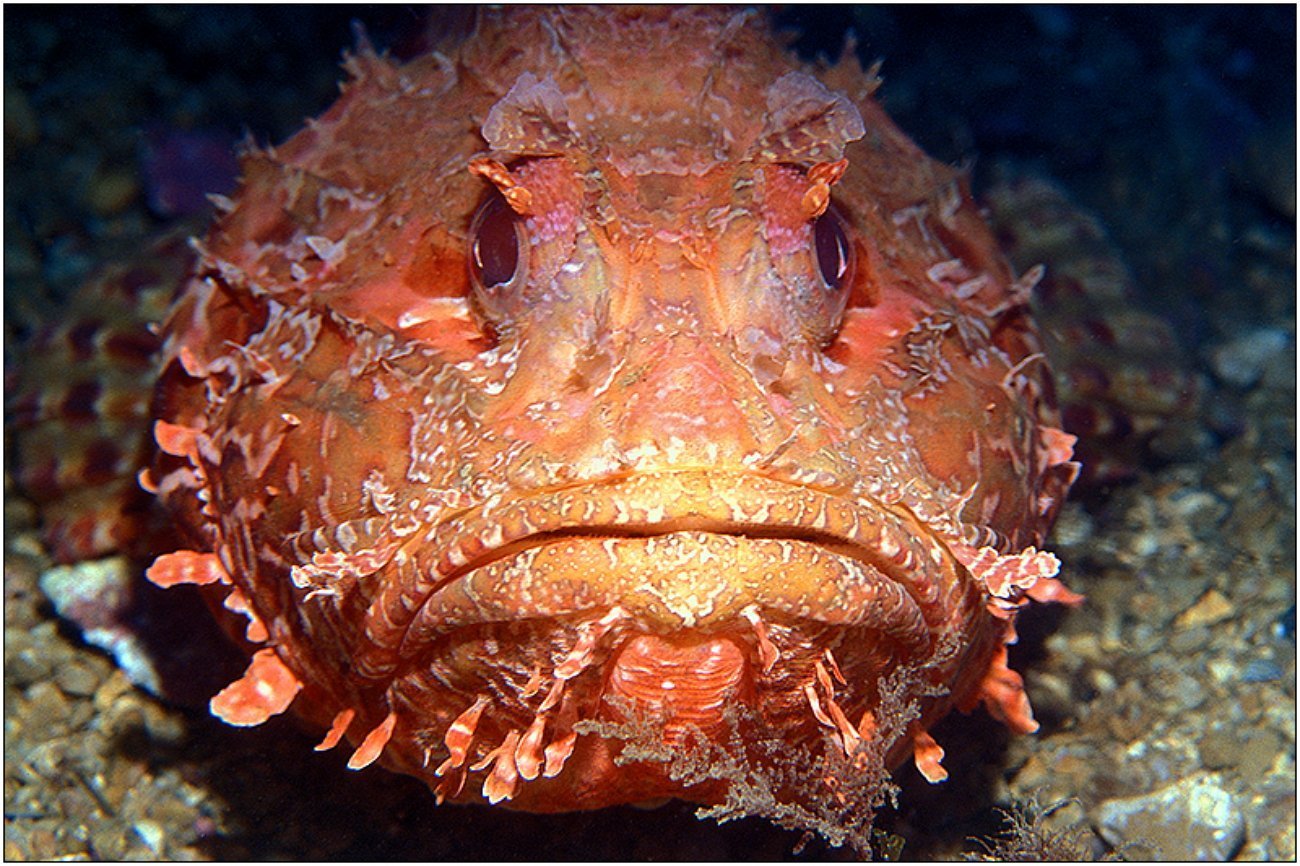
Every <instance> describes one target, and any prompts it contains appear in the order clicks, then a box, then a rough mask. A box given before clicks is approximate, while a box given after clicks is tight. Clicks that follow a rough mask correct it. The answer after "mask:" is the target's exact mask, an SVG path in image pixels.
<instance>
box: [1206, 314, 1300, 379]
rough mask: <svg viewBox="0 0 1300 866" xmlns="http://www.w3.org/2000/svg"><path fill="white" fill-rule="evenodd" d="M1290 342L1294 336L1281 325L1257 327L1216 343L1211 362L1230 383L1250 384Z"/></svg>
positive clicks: (1219, 374) (1216, 372) (1215, 370)
mask: <svg viewBox="0 0 1300 866" xmlns="http://www.w3.org/2000/svg"><path fill="white" fill-rule="evenodd" d="M1290 344H1291V338H1290V336H1289V335H1288V334H1287V332H1286V331H1284V330H1282V329H1281V328H1256V329H1255V330H1253V331H1249V332H1247V333H1245V334H1243V335H1241V336H1240V337H1237V338H1236V339H1234V340H1231V341H1229V342H1227V343H1221V344H1220V345H1218V346H1217V347H1215V349H1214V350H1213V352H1211V354H1210V366H1211V367H1213V368H1214V372H1215V375H1217V376H1218V377H1219V378H1220V379H1221V380H1222V381H1224V382H1226V383H1227V384H1229V385H1235V386H1236V387H1238V388H1249V387H1250V386H1251V385H1253V384H1255V382H1257V381H1259V377H1260V376H1261V375H1263V373H1264V369H1265V368H1266V367H1268V366H1270V365H1271V364H1273V363H1274V362H1275V361H1276V360H1278V359H1279V357H1280V355H1281V353H1283V352H1285V351H1286V350H1287V348H1288V346H1289V345H1290ZM1292 366H1294V362H1293V363H1292Z"/></svg>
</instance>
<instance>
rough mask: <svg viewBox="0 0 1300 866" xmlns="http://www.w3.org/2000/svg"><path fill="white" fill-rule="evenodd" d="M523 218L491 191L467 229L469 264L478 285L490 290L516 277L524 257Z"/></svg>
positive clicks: (502, 285)
mask: <svg viewBox="0 0 1300 866" xmlns="http://www.w3.org/2000/svg"><path fill="white" fill-rule="evenodd" d="M525 244H526V237H525V234H524V227H523V222H522V220H521V219H520V217H519V216H518V215H517V214H516V213H515V212H514V211H513V210H511V209H510V205H508V204H506V200H505V199H504V198H503V197H502V196H501V195H499V194H497V193H493V194H492V195H491V196H490V197H489V198H488V199H487V200H486V201H484V202H483V204H481V205H479V209H478V213H476V214H475V215H474V221H473V222H472V223H471V224H470V229H469V268H470V273H471V274H472V275H473V277H474V283H475V285H477V286H478V287H479V288H480V289H483V290H488V291H493V292H495V291H496V290H498V289H500V288H503V287H508V286H510V285H512V284H514V283H515V282H517V281H518V280H519V278H520V277H521V275H522V273H523V271H524V268H523V263H524V261H525V257H526V251H527V247H526V245H525Z"/></svg>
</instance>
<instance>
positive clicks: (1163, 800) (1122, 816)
mask: <svg viewBox="0 0 1300 866" xmlns="http://www.w3.org/2000/svg"><path fill="white" fill-rule="evenodd" d="M1097 815H1098V822H1099V827H1098V830H1099V831H1100V832H1101V835H1102V837H1103V838H1104V839H1105V840H1106V841H1107V842H1109V843H1110V844H1111V845H1113V846H1116V847H1118V846H1125V851H1124V856H1125V857H1126V858H1127V859H1139V860H1143V859H1159V860H1202V861H1203V860H1212V861H1225V860H1230V859H1231V858H1232V856H1233V855H1234V854H1236V853H1237V851H1238V850H1239V849H1240V848H1241V846H1242V844H1243V843H1244V842H1245V839H1246V822H1245V820H1244V819H1243V818H1242V816H1241V812H1240V810H1239V808H1238V805H1237V803H1236V801H1235V800H1234V799H1233V797H1232V795H1231V794H1229V793H1228V792H1227V791H1226V790H1224V788H1223V787H1222V783H1221V780H1220V778H1219V777H1218V776H1217V775H1213V774H1210V775H1204V776H1195V777H1191V778H1188V779H1183V780H1181V781H1178V782H1175V783H1174V784H1172V785H1167V786H1166V787H1164V788H1161V789H1159V790H1157V791H1153V792H1151V793H1150V794H1143V795H1141V796H1137V797H1124V798H1119V799H1112V800H1107V801H1105V802H1104V803H1102V804H1101V805H1100V807H1099V808H1098V811H1097Z"/></svg>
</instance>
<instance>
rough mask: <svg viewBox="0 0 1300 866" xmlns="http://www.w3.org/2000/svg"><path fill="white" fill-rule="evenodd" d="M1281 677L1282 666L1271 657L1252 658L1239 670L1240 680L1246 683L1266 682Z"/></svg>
mask: <svg viewBox="0 0 1300 866" xmlns="http://www.w3.org/2000/svg"><path fill="white" fill-rule="evenodd" d="M1280 679H1282V668H1280V667H1279V666H1278V664H1277V662H1275V661H1272V660H1271V659H1254V660H1252V661H1250V662H1248V663H1247V664H1246V668H1245V670H1243V671H1242V672H1241V680H1242V682H1246V683H1267V682H1272V681H1273V680H1280Z"/></svg>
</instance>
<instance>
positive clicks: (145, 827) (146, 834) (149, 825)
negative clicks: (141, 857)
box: [132, 820, 164, 857]
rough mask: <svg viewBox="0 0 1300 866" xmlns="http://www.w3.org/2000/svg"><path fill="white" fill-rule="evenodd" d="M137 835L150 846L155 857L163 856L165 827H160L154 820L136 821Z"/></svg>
mask: <svg viewBox="0 0 1300 866" xmlns="http://www.w3.org/2000/svg"><path fill="white" fill-rule="evenodd" d="M132 829H134V830H135V835H137V836H139V837H140V841H142V842H144V844H145V845H146V846H148V848H149V851H150V852H151V853H152V854H153V855H154V856H155V857H161V856H162V853H163V839H164V835H163V828H162V827H159V826H158V825H157V824H155V823H154V822H153V821H149V820H144V821H136V822H135V825H134V827H133V828H132Z"/></svg>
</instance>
